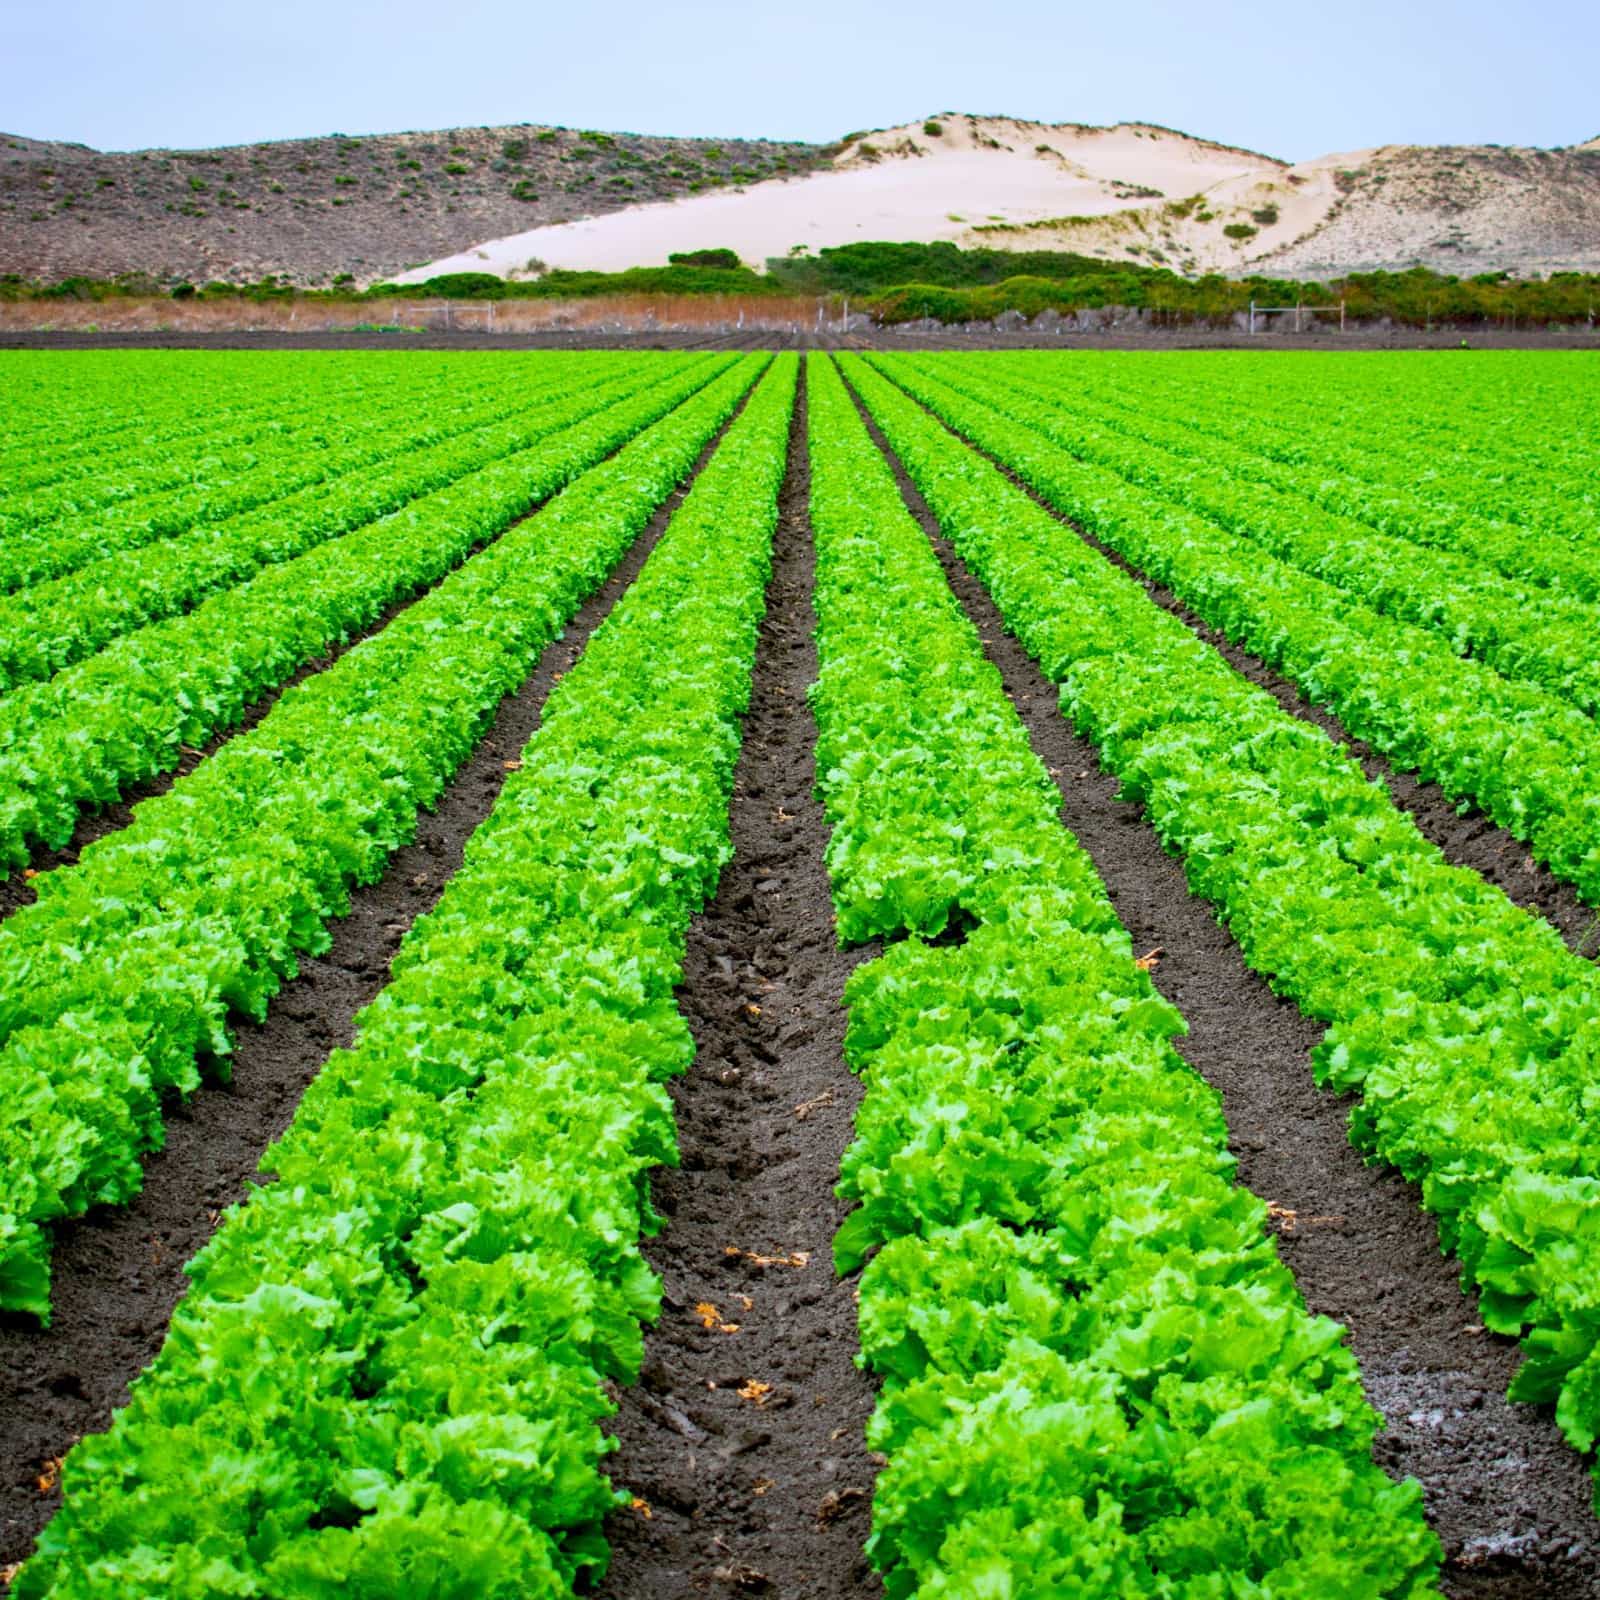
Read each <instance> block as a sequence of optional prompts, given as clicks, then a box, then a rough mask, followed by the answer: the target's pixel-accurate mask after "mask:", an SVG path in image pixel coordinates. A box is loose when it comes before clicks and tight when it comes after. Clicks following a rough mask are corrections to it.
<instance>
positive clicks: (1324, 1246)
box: [869, 423, 1600, 1600]
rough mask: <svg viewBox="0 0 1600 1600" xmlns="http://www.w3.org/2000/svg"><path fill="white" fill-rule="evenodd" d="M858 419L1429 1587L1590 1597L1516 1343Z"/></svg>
mask: <svg viewBox="0 0 1600 1600" xmlns="http://www.w3.org/2000/svg"><path fill="white" fill-rule="evenodd" d="M869 427H871V428H872V431H873V435H874V437H875V439H876V440H877V442H878V443H879V445H880V447H881V448H884V450H885V453H886V454H887V455H888V456H889V459H890V461H891V463H892V464H893V465H894V468H895V472H896V476H897V478H898V479H899V481H900V485H901V489H902V492H903V493H904V494H905V497H906V501H907V504H908V505H909V506H910V507H911V509H912V511H913V512H914V513H915V514H916V516H917V517H918V520H919V521H920V522H921V523H922V525H923V527H924V528H925V529H926V530H927V532H928V534H929V537H930V539H931V540H932V542H933V545H934V548H935V550H936V551H937V553H938V555H939V559H940V561H941V562H942V563H943V565H944V568H945V571H946V574H947V575H948V577H949V579H950V582H951V586H952V588H953V589H954V590H955V592H956V595H957V597H958V598H959V599H960V601H961V603H962V605H963V606H964V607H965V608H966V611H967V614H968V615H969V616H970V617H971V618H972V620H973V621H974V623H975V624H976V625H977V627H978V631H979V633H980V635H981V636H982V638H983V640H984V645H985V649H986V651H987V653H988V655H989V658H990V660H991V661H993V662H994V664H995V666H996V667H997V668H998V669H999V671H1000V674H1001V676H1002V678H1003V679H1004V681H1005V685H1006V689H1007V691H1008V693H1009V694H1010V695H1011V698H1012V701H1013V703H1014V704H1015V705H1016V707H1017V710H1018V712H1019V713H1020V715H1021V717H1022V719H1023V721H1024V723H1025V724H1026V725H1027V728H1028V733H1029V737H1030V739H1031V740H1032V743H1033V747H1034V750H1035V752H1036V753H1037V754H1038V756H1039V758H1040V759H1041V760H1042V761H1043V762H1044V763H1045V765H1046V766H1047V767H1048V768H1049V769H1050V771H1051V774H1052V776H1054V777H1055V779H1056V782H1057V784H1058V786H1059V787H1060V790H1061V796H1062V809H1061V818H1062V821H1063V822H1064V823H1065V824H1066V826H1067V827H1068V828H1069V829H1070V830H1071V831H1072V833H1073V834H1074V835H1075V836H1076V837H1077V839H1078V840H1079V842H1080V843H1081V844H1082V845H1083V846H1084V848H1085V849H1087V850H1088V851H1089V853H1090V855H1091V856H1092V857H1093V858H1094V862H1095V865H1096V867H1097V868H1098V869H1099V871H1100V875H1101V877H1102V878H1103V879H1104V880H1105V883H1106V886H1107V888H1108V889H1109V890H1110V893H1111V898H1112V900H1113V902H1114V903H1115V905H1116V907H1117V912H1118V915H1119V916H1120V917H1121V918H1122V921H1123V923H1124V924H1125V925H1126V927H1127V928H1128V931H1129V932H1130V933H1131V934H1132V936H1133V939H1134V943H1135V946H1136V948H1137V949H1138V950H1139V952H1140V953H1141V954H1144V953H1146V952H1159V954H1158V955H1157V960H1156V964H1155V967H1154V969H1153V971H1152V976H1153V978H1154V979H1155V982H1156V984H1157V986H1158V987H1159V988H1160V990H1161V991H1162V993H1163V994H1164V995H1165V996H1166V997H1167V998H1168V999H1169V1000H1171V1001H1172V1003H1173V1004H1174V1005H1176V1006H1177V1007H1178V1008H1179V1009H1180V1010H1181V1011H1182V1012H1183V1014H1184V1016H1185V1017H1186V1018H1187V1019H1188V1023H1189V1034H1188V1036H1187V1037H1186V1038H1184V1039H1182V1040H1179V1041H1177V1043H1178V1048H1179V1050H1180V1052H1181V1053H1182V1054H1183V1056H1184V1058H1185V1059H1186V1060H1187V1061H1188V1062H1189V1063H1190V1065H1191V1066H1193V1067H1194V1068H1195V1070H1196V1071H1198V1072H1199V1073H1200V1074H1201V1075H1202V1076H1203V1077H1205V1078H1206V1079H1207V1081H1208V1082H1210V1083H1211V1084H1212V1085H1214V1086H1215V1087H1216V1088H1217V1089H1218V1090H1219V1091H1220V1092H1221V1094H1222V1097H1223V1106H1224V1111H1225V1114H1226V1117H1227V1122H1228V1130H1229V1142H1230V1148H1231V1149H1232V1151H1233V1153H1234V1154H1235V1155H1236V1156H1237V1157H1238V1159H1239V1181H1240V1182H1241V1183H1243V1184H1245V1185H1246V1186H1247V1187H1249V1188H1250V1189H1252V1190H1253V1191H1254V1192H1255V1193H1256V1194H1257V1195H1259V1196H1260V1197H1261V1198H1262V1199H1264V1200H1267V1201H1270V1202H1274V1203H1275V1205H1276V1206H1277V1207H1278V1208H1279V1210H1278V1212H1277V1215H1276V1217H1275V1226H1276V1232H1277V1243H1278V1249H1279V1251H1280V1253H1281V1255H1282V1257H1283V1259H1284V1261H1285V1262H1286V1263H1287V1264H1288V1266H1289V1267H1290V1268H1291V1269H1292V1270H1293V1272H1294V1274H1295V1278H1296V1280H1297V1281H1298V1283H1299V1285H1300V1290H1301V1293H1302V1294H1303V1295H1304V1296H1305V1299H1306V1303H1307V1305H1309V1306H1310V1308H1311V1309H1312V1310H1313V1311H1315V1312H1321V1313H1323V1314H1325V1315H1327V1316H1330V1317H1334V1318H1336V1319H1337V1320H1339V1321H1340V1322H1343V1323H1344V1324H1345V1325H1346V1326H1347V1327H1348V1328H1349V1329H1350V1336H1351V1342H1352V1344H1353V1346H1354V1349H1355V1352H1356V1355H1357V1357H1358V1359H1359V1360H1360V1363H1361V1371H1362V1376H1363V1379H1364V1381H1365V1384H1366V1389H1367V1394H1368V1396H1369V1398H1370V1399H1371V1401H1372V1403H1373V1404H1374V1405H1375V1406H1376V1407H1377V1408H1378V1409H1379V1410H1380V1411H1381V1412H1382V1413H1383V1414H1384V1417H1385V1420H1386V1422H1387V1430H1386V1432H1385V1433H1384V1434H1383V1435H1381V1436H1380V1438H1379V1441H1378V1446H1377V1456H1378V1459H1379V1461H1380V1462H1381V1463H1382V1465H1383V1466H1384V1467H1385V1468H1386V1469H1388V1470H1389V1471H1390V1472H1391V1473H1392V1474H1394V1475H1395V1476H1396V1477H1405V1476H1413V1477H1415V1478H1417V1479H1418V1480H1419V1481H1420V1482H1421V1483H1422V1486H1423V1490H1424V1494H1425V1496H1426V1502H1427V1509H1428V1516H1429V1520H1430V1522H1431V1523H1432V1524H1433V1527H1434V1528H1435V1530H1436V1531H1437V1532H1438V1534H1439V1536H1440V1539H1441V1540H1442V1541H1443V1543H1444V1546H1445V1552H1446V1569H1445V1578H1444V1588H1445V1592H1446V1593H1447V1594H1448V1595H1450V1596H1451V1597H1452V1600H1489V1597H1493V1600H1512V1597H1517V1600H1532V1597H1540V1600H1593V1596H1595V1595H1596V1594H1597V1593H1600V1523H1597V1522H1596V1520H1595V1517H1594V1514H1593V1512H1592V1511H1591V1509H1590V1504H1589V1499H1590V1493H1591V1490H1592V1485H1591V1483H1590V1480H1589V1475H1588V1473H1587V1471H1586V1470H1585V1467H1584V1464H1583V1462H1582V1461H1581V1460H1580V1458H1579V1457H1578V1455H1577V1454H1576V1453H1575V1452H1574V1451H1573V1450H1571V1449H1570V1448H1569V1447H1568V1446H1567V1445H1566V1443H1565V1442H1564V1441H1563V1440H1562V1438H1561V1436H1560V1434H1559V1432H1558V1431H1557V1429H1556V1426H1555V1421H1554V1418H1553V1415H1552V1414H1551V1412H1550V1410H1549V1408H1535V1407H1531V1406H1521V1405H1516V1406H1514V1405H1512V1404H1511V1403H1510V1402H1509V1401H1507V1400H1506V1398H1505V1390H1506V1386H1507V1385H1508V1384H1509V1382H1510V1380H1511V1375H1512V1373H1513V1372H1514V1371H1515V1369H1516V1366H1517V1364H1518V1359H1519V1357H1518V1352H1517V1347H1516V1346H1515V1344H1514V1343H1512V1341H1510V1340H1507V1339H1499V1338H1496V1337H1494V1336H1493V1335H1491V1334H1487V1333H1484V1332H1483V1331H1482V1330H1481V1328H1480V1326H1479V1324H1478V1316H1477V1310H1476V1302H1475V1300H1474V1299H1473V1298H1471V1297H1469V1296H1466V1295H1463V1294H1462V1292H1461V1289H1460V1286H1459V1284H1458V1282H1457V1278H1456V1270H1455V1268H1454V1266H1453V1265H1452V1264H1451V1263H1450V1262H1449V1261H1448V1260H1446V1259H1445V1258H1444V1257H1443V1256H1441V1254H1440V1252H1439V1245H1438V1239H1437V1235H1436V1233H1435V1229H1434V1225H1433V1223H1432V1221H1431V1220H1430V1219H1429V1218H1428V1217H1427V1216H1426V1215H1425V1214H1424V1212H1423V1211H1422V1209H1421V1202H1420V1197H1419V1195H1418V1193H1417V1191H1416V1190H1415V1189H1413V1188H1412V1187H1411V1186H1409V1185H1408V1184H1406V1183H1405V1182H1404V1181H1403V1180H1402V1179H1400V1178H1399V1177H1398V1176H1397V1175H1395V1174H1394V1173H1392V1172H1389V1171H1386V1170H1384V1169H1382V1168H1378V1167H1368V1166H1366V1165H1364V1164H1363V1162H1362V1160H1361V1158H1360V1156H1359V1155H1358V1154H1357V1153H1356V1152H1355V1150H1354V1149H1353V1148H1352V1147H1351V1145H1350V1143H1349V1140H1348V1138H1347V1137H1346V1133H1345V1119H1346V1117H1347V1115H1348V1112H1349V1104H1350V1102H1348V1101H1346V1100H1342V1099H1340V1098H1338V1097H1336V1096H1334V1095H1332V1094H1326V1093H1323V1092H1322V1091H1321V1090H1319V1089H1317V1088H1316V1086H1315V1084H1314V1083H1313V1081H1312V1076H1311V1066H1310V1053H1311V1050H1312V1048H1313V1047H1314V1046H1315V1044H1316V1043H1317V1041H1318V1040H1319V1039H1320V1038H1321V1036H1322V1032H1323V1029H1322V1026H1321V1025H1320V1024H1318V1023H1316V1022H1313V1021H1310V1020H1308V1019H1307V1018H1305V1017H1303V1016H1301V1014H1300V1013H1299V1011H1297V1010H1296V1009H1295V1007H1294V1006H1293V1005H1292V1004H1290V1003H1289V1002H1288V1001H1285V1000H1281V999H1279V998H1278V997H1277V996H1276V995H1274V994H1273V993H1272V991H1271V989H1270V988H1268V986H1267V984H1266V982H1265V981H1264V980H1263V979H1261V978H1260V977H1258V976H1257V975H1256V974H1255V973H1253V972H1251V971H1250V969H1249V968H1248V967H1246V965H1245V963H1244V959H1243V956H1242V955H1241V953H1240V951H1239V947H1238V945H1237V944H1236V943H1235V942H1234V940H1233V938H1232V937H1231V936H1230V935H1229V934H1228V933H1227V932H1226V930H1224V929H1223V928H1221V927H1219V926H1218V925H1217V922H1216V920H1215V918H1214V916H1213V914H1212V911H1211V909H1210V907H1209V906H1208V905H1207V904H1206V902H1204V901H1202V900H1200V899H1197V898H1195V897H1193V896H1191V895H1190V893H1189V890H1188V885H1187V883H1186V882H1185V879H1184V875H1183V869H1182V866H1181V865H1180V863H1179V862H1178V861H1177V860H1175V859H1174V858H1173V857H1171V856H1168V855H1166V854H1165V853H1164V852H1163V851H1162V849H1161V846H1160V844H1159V843H1158V841H1157V839H1156V837H1155V834H1154V832H1153V831H1152V830H1151V828H1150V827H1149V826H1148V824H1147V823H1146V822H1145V819H1144V816H1143V813H1142V809H1141V808H1140V807H1138V806H1135V805H1132V804H1129V803H1126V802H1123V801H1120V800H1118V799H1117V798H1116V794H1117V789H1118V782H1117V780H1116V779H1115V778H1114V777H1112V776H1111V775H1110V774H1108V773H1106V772H1103V771H1102V770H1101V769H1100V765H1099V758H1098V755H1097V752H1096V750H1095V747H1094V745H1093V744H1092V743H1091V742H1090V741H1089V740H1087V739H1082V738H1079V737H1078V736H1077V735H1076V734H1074V733H1073V731H1072V729H1071V726H1070V724H1069V723H1068V722H1067V720H1066V718H1065V717H1063V716H1062V714H1061V712H1060V710H1059V708H1058V701H1057V693H1056V690H1055V687H1054V685H1053V684H1051V683H1050V682H1049V681H1048V680H1047V679H1046V678H1045V676H1044V674H1043V673H1042V672H1041V671H1040V670H1039V668H1038V666H1037V664H1036V663H1035V662H1034V660H1033V659H1032V657H1031V656H1029V655H1028V654H1027V652H1026V651H1025V650H1024V649H1023V647H1022V645H1021V644H1020V643H1019V642H1018V641H1017V640H1016V639H1015V638H1014V637H1013V636H1012V635H1011V634H1010V633H1008V632H1007V631H1006V629H1005V625H1004V622H1003V620H1002V619H1001V617H1000V614H999V611H998V609H997V608H996V606H995V604H994V602H993V601H992V600H991V599H990V598H989V594H988V591H987V590H986V589H985V588H984V586H983V585H982V583H980V582H979V580H978V579H977V578H976V577H974V576H973V575H972V574H971V573H970V572H969V571H968V570H967V569H966V567H965V566H964V565H963V564H962V563H961V561H960V559H959V557H957V556H956V554H955V552H954V550H953V548H952V547H951V546H950V544H949V542H948V541H947V540H946V539H945V538H944V537H943V536H942V535H941V534H940V533H939V531H938V524H937V522H936V521H935V519H934V517H933V515H932V513H931V512H930V511H929V510H928V507H927V504H926V502H924V501H923V499H922V498H921V496H920V495H919V494H918V493H917V491H916V489H915V487H914V486H912V484H911V483H910V481H909V479H908V478H907V477H906V475H905V472H904V469H903V468H902V467H901V465H900V463H899V461H898V460H897V459H896V458H895V457H894V455H893V453H892V452H890V451H888V449H887V445H886V443H885V441H884V439H883V436H882V434H881V433H880V432H879V431H878V430H877V428H876V426H875V425H873V424H871V423H869ZM1047 509H1048V508H1047Z"/></svg>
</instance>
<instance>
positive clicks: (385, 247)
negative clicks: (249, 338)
mask: <svg viewBox="0 0 1600 1600" xmlns="http://www.w3.org/2000/svg"><path fill="white" fill-rule="evenodd" d="M827 156H828V151H827V150H825V149H823V148H822V147H820V146H812V145H803V144H792V143H788V144H786V143H781V142H774V141H769V140H764V139H720V140H719V139H656V138H645V137H641V136H639V135H637V134H629V133H600V132H595V131H590V130H581V129H571V128H553V127H543V126H538V125H530V124H522V125H518V126H512V127H498V128H447V129H444V130H443V131H440V132H434V133H394V134H379V135H373V136H370V137H362V138H347V137H345V136H344V135H342V134H330V135H328V136H326V137H324V138H315V139H290V140H283V141H278V142H274V143H267V144H253V145H234V146H230V147H227V148H224V149H218V150H135V151H129V152H120V153H108V152H105V151H100V150H91V149H90V148H89V147H88V146H86V145H78V144H62V143H53V142H49V141H45V140H39V139H27V138H23V137H21V136H19V135H16V134H10V135H5V134H0V271H3V272H11V273H18V274H20V275H22V276H23V277H27V278H39V279H47V280H56V279H60V278H65V277H70V276H73V275H83V276H86V277H96V278H105V277H113V276H116V275H117V274H121V273H142V274H148V275H150V276H151V277H154V278H157V279H159V280H162V281H172V280H175V279H187V280H189V281H192V282H196V283H199V282H204V281H206V280H208V279H213V278H218V279H227V280H231V281H253V280H255V279H258V278H260V277H262V276H263V275H265V274H268V273H271V274H278V275H282V276H284V277H286V278H288V279H290V280H292V281H293V282H295V283H298V284H304V285H317V284H328V283H331V282H332V281H333V280H334V279H335V278H337V277H339V276H340V275H341V274H344V273H349V274H351V275H352V276H353V277H355V278H356V279H357V280H359V281H361V282H363V283H365V282H369V281H371V280H372V279H375V278H380V277H384V276H386V275H388V274H390V273H394V272H398V271H400V270H402V269H403V268H405V267H408V266H411V265H413V264H414V263H417V262H421V261H426V260H429V259H430V258H432V257H435V256H441V255H448V254H450V253H451V252H453V251H457V250H462V249H465V248H466V247H467V246H469V245H472V244H476V243H477V242H478V241H479V240H481V239H486V238H493V237H496V236H498V235H504V234H510V233H514V232H516V231H518V230H521V229H526V228H528V227H530V226H538V225H541V224H549V223H560V222H563V221H566V220H567V219H569V218H572V217H579V216H584V217H588V216H599V215H604V214H606V213H608V212H614V211H618V210H621V209H623V208H624V207H628V206H632V205H635V204H637V203H638V202H640V201H658V200H664V199H669V198H671V197H674V196H684V197H692V196H694V195H696V194H698V193H700V192H702V191H704V190H707V189H713V188H716V187H719V186H721V185H725V184H739V183H751V182H757V181H759V180H761V179H763V178H770V177H773V176H783V175H785V174H790V173H795V172H805V171H810V170H811V169H812V168H814V167H816V166H818V165H820V164H822V163H823V162H824V161H826V159H827Z"/></svg>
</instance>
